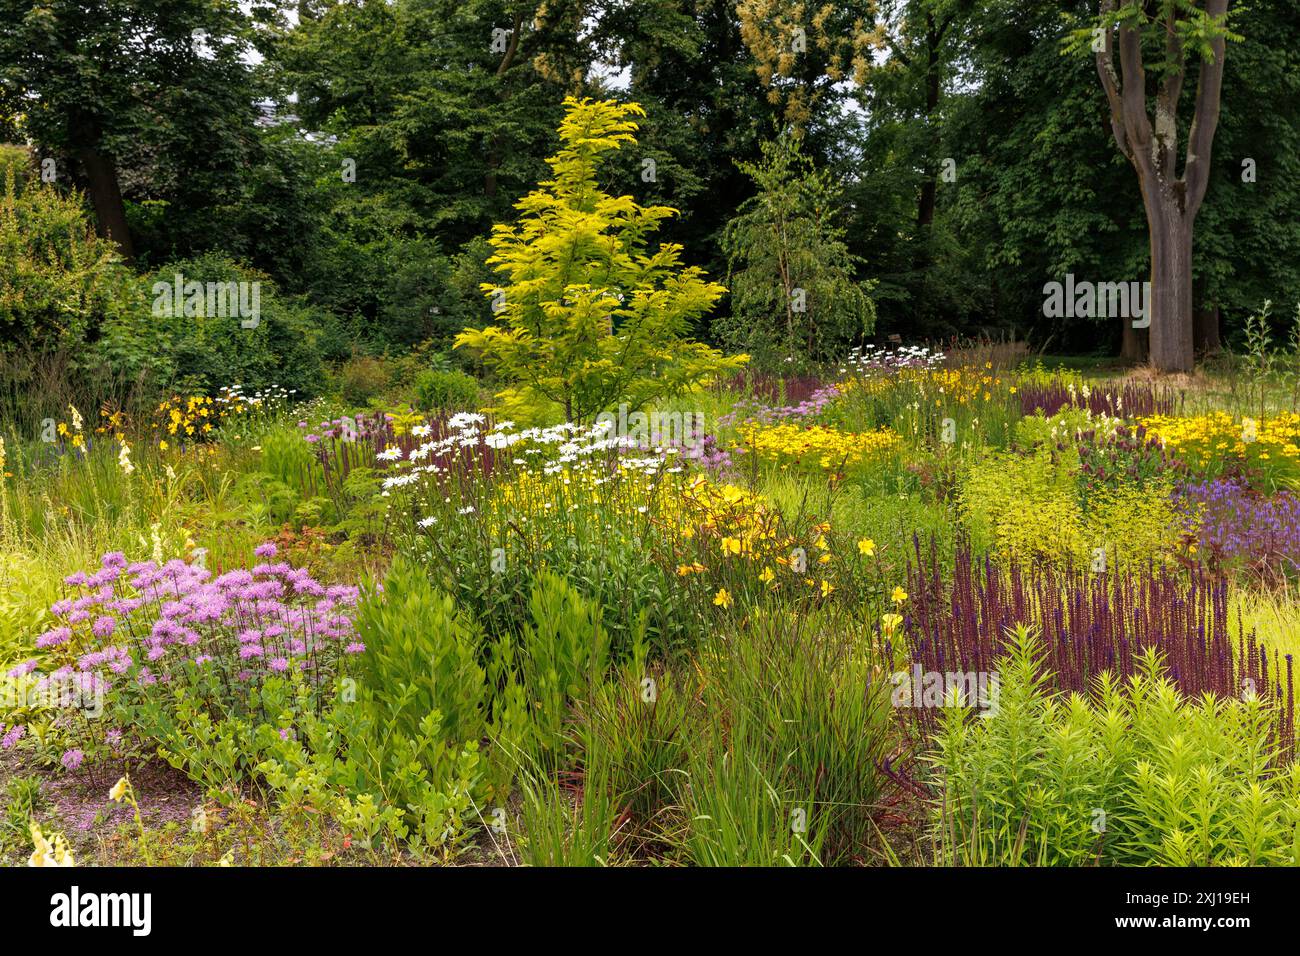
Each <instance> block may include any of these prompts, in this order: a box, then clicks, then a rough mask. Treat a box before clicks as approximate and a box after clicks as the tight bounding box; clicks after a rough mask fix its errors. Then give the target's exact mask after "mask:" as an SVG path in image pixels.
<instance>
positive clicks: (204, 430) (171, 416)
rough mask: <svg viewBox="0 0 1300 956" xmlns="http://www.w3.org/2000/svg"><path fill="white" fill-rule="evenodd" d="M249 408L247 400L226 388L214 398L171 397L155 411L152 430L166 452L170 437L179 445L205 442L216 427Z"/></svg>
mask: <svg viewBox="0 0 1300 956" xmlns="http://www.w3.org/2000/svg"><path fill="white" fill-rule="evenodd" d="M249 407H250V406H249V403H248V402H247V400H245V399H244V398H243V397H242V396H240V395H238V394H236V393H234V392H231V391H230V390H228V389H223V390H222V393H221V394H220V395H219V396H218V397H217V398H211V397H209V396H207V395H191V396H189V397H188V398H184V397H182V396H179V395H174V396H172V397H171V398H169V399H167V400H166V401H164V402H161V403H160V404H159V405H158V407H157V408H156V409H155V410H154V418H155V421H154V425H153V429H154V431H155V432H158V433H160V435H159V440H158V447H160V448H162V449H164V450H166V448H167V445H168V440H167V439H168V437H169V436H170V437H172V438H173V439H174V440H176V441H180V442H197V441H207V440H208V439H210V438H211V437H212V432H213V431H214V430H215V429H216V427H217V426H218V425H220V424H221V423H222V422H224V421H225V420H226V419H228V418H231V417H232V416H235V415H240V414H243V413H244V412H246V411H247V410H248V409H249Z"/></svg>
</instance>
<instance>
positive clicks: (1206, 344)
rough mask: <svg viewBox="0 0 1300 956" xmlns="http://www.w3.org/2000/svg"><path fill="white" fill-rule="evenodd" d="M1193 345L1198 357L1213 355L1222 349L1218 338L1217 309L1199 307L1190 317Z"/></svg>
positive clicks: (1215, 307) (1214, 307) (1204, 306)
mask: <svg viewBox="0 0 1300 956" xmlns="http://www.w3.org/2000/svg"><path fill="white" fill-rule="evenodd" d="M1192 333H1193V343H1194V345H1195V346H1196V354H1198V355H1215V354H1217V353H1218V352H1219V350H1220V349H1222V348H1223V343H1222V341H1221V340H1220V338H1219V307H1218V306H1217V305H1214V306H1206V305H1201V306H1198V307H1197V309H1196V312H1195V313H1194V314H1193V316H1192Z"/></svg>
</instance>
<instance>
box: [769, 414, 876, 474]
mask: <svg viewBox="0 0 1300 956" xmlns="http://www.w3.org/2000/svg"><path fill="white" fill-rule="evenodd" d="M744 439H745V444H746V445H748V446H749V448H750V449H751V450H752V451H753V452H754V454H756V455H758V457H760V458H764V459H767V460H769V461H776V462H780V463H787V462H791V461H794V462H799V463H813V464H816V465H818V466H819V467H821V468H824V469H828V470H829V469H834V470H837V471H838V470H841V469H848V468H855V467H857V466H859V465H862V464H866V463H868V462H870V461H873V460H876V459H879V458H883V457H885V456H887V455H889V454H892V453H894V452H897V451H898V450H899V448H900V447H901V446H902V440H901V439H900V438H899V437H898V435H897V433H895V432H894V431H893V430H892V429H889V428H881V429H879V430H877V431H872V432H857V433H853V432H842V431H839V430H838V429H835V428H828V427H827V426H825V425H809V426H806V427H800V426H799V425H792V424H781V425H751V426H749V427H748V428H746V429H745V432H744Z"/></svg>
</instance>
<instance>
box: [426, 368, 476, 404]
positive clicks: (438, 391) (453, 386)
mask: <svg viewBox="0 0 1300 956" xmlns="http://www.w3.org/2000/svg"><path fill="white" fill-rule="evenodd" d="M415 397H416V402H417V404H418V405H419V407H420V408H422V409H424V410H425V411H443V410H446V409H451V410H453V411H455V410H458V409H459V410H463V409H469V408H473V407H474V406H475V404H477V402H478V382H476V381H475V380H474V378H473V376H471V375H466V374H465V373H464V372H462V371H460V370H458V369H450V370H447V371H442V370H439V369H426V370H425V371H423V372H421V373H420V374H419V375H417V376H416V378H415Z"/></svg>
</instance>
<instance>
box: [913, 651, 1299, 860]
mask: <svg viewBox="0 0 1300 956" xmlns="http://www.w3.org/2000/svg"><path fill="white" fill-rule="evenodd" d="M1042 665H1043V658H1042V648H1041V645H1040V642H1039V639H1038V638H1037V636H1036V635H1035V634H1034V633H1033V631H1031V630H1030V629H1028V628H1025V627H1023V626H1022V627H1017V628H1016V629H1015V630H1014V631H1013V632H1012V633H1010V634H1009V642H1008V645H1007V651H1006V654H1005V656H1003V657H1002V658H1001V659H1000V661H999V662H998V665H997V666H998V673H999V687H998V695H997V708H996V712H989V713H986V714H982V715H980V716H979V717H973V716H972V714H971V713H970V711H969V710H967V709H966V708H963V707H959V706H951V707H949V708H947V710H946V713H945V715H944V718H943V723H942V729H941V731H940V733H939V734H938V735H937V736H936V738H935V752H934V753H933V755H932V756H931V758H930V759H931V761H932V764H933V766H934V770H935V773H936V778H935V782H936V784H938V785H939V786H940V787H941V792H940V795H939V796H938V797H936V802H935V838H936V844H937V846H938V848H939V855H940V860H941V862H943V863H948V864H962V865H976V866H988V865H1004V866H1021V865H1028V866H1080V865H1087V864H1114V865H1129V866H1143V865H1163V866H1214V865H1247V866H1261V865H1278V864H1290V865H1294V864H1295V863H1296V861H1297V859H1300V800H1298V799H1297V798H1298V797H1300V765H1297V764H1295V763H1291V762H1285V761H1279V759H1278V758H1279V756H1280V755H1279V754H1278V753H1277V751H1276V748H1275V747H1274V746H1273V744H1272V742H1271V739H1270V726H1271V724H1272V722H1273V715H1272V714H1270V713H1269V710H1268V707H1267V706H1266V705H1265V704H1264V703H1263V702H1262V701H1261V699H1259V698H1257V697H1255V696H1254V695H1253V694H1250V693H1246V694H1244V695H1243V697H1242V699H1222V698H1215V697H1213V696H1208V695H1207V696H1205V697H1203V698H1199V699H1189V698H1186V697H1184V696H1182V695H1181V694H1180V693H1179V692H1178V690H1177V689H1176V688H1175V686H1174V684H1173V682H1172V681H1170V680H1169V678H1168V676H1167V675H1166V674H1165V673H1164V671H1163V668H1162V664H1161V661H1160V659H1159V657H1158V656H1157V654H1156V652H1155V651H1154V650H1149V651H1147V652H1146V653H1145V655H1144V657H1143V659H1142V662H1141V665H1140V668H1139V672H1138V673H1137V674H1135V675H1134V676H1133V677H1132V678H1131V680H1129V681H1127V682H1120V681H1117V680H1115V679H1114V678H1113V677H1112V676H1111V675H1110V673H1109V672H1107V673H1104V674H1103V675H1102V676H1101V677H1099V678H1098V679H1097V681H1096V685H1095V687H1094V688H1093V690H1092V692H1091V693H1090V694H1088V695H1082V694H1072V695H1069V696H1062V695H1058V694H1055V693H1053V692H1052V691H1051V690H1050V689H1049V687H1050V684H1049V675H1047V674H1045V673H1044V672H1043V666H1042ZM949 703H953V702H952V701H949Z"/></svg>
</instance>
